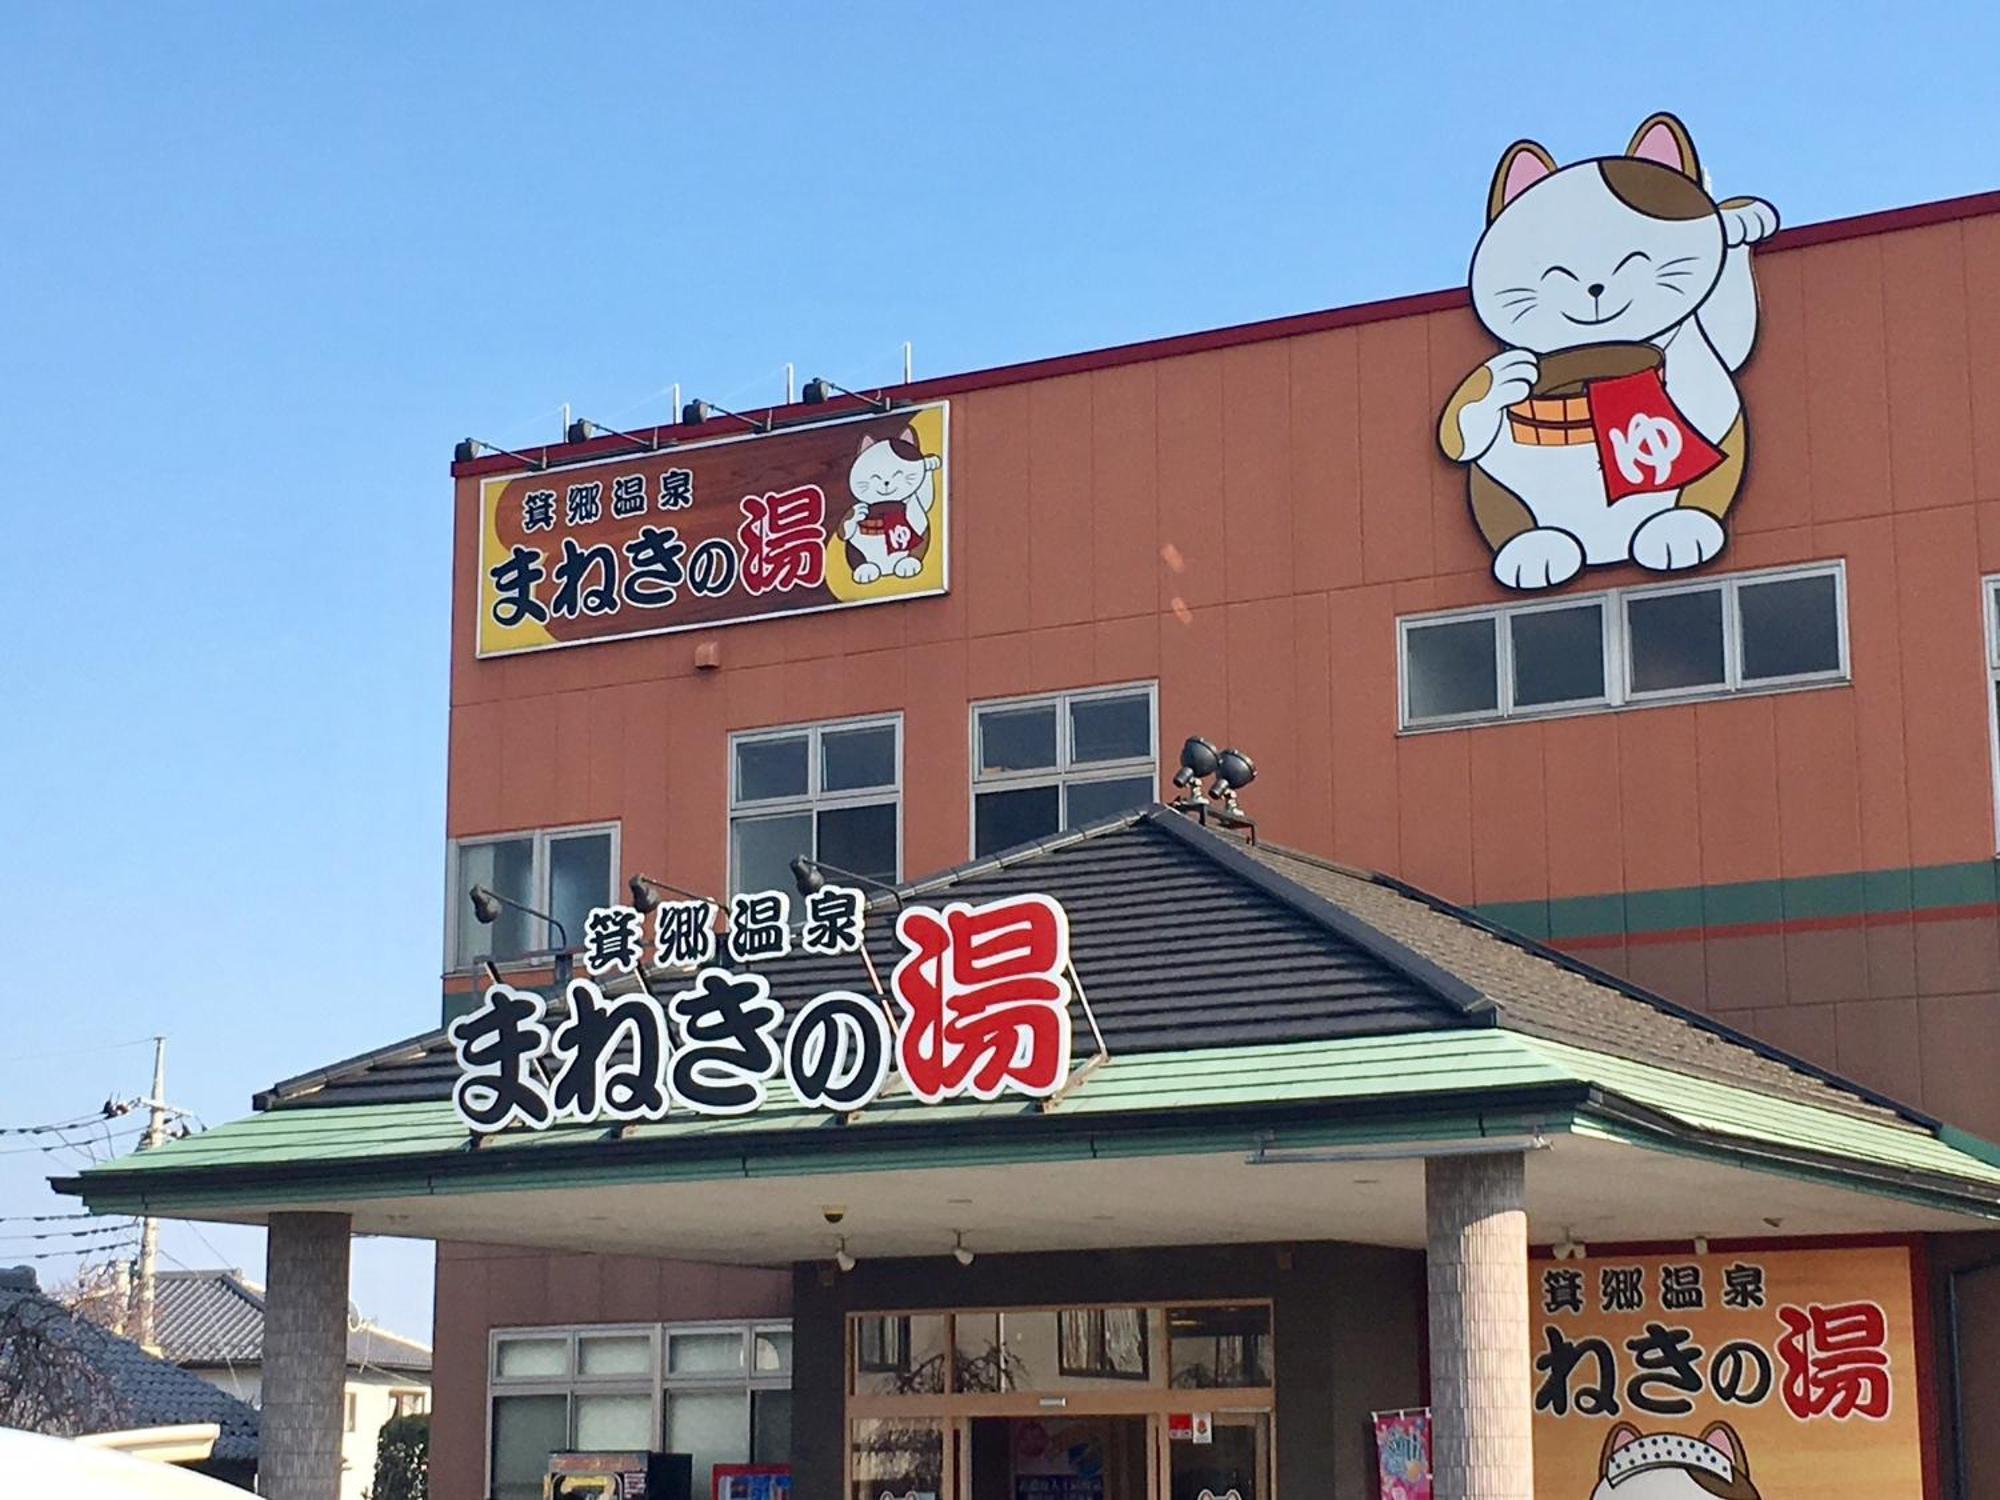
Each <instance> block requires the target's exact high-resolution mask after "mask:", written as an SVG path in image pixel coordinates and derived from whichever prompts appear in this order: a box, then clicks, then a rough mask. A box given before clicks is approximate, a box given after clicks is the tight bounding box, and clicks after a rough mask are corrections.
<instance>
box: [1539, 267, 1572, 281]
mask: <svg viewBox="0 0 2000 1500" xmlns="http://www.w3.org/2000/svg"><path fill="white" fill-rule="evenodd" d="M1557 274H1561V275H1564V276H1567V277H1568V278H1569V279H1570V280H1571V281H1575V280H1576V279H1577V274H1576V272H1574V271H1572V270H1571V269H1570V268H1569V267H1568V266H1550V267H1549V268H1548V269H1547V270H1546V271H1544V272H1542V280H1544V281H1547V280H1548V279H1549V278H1550V277H1551V276H1554V275H1557Z"/></svg>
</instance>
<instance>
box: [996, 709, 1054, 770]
mask: <svg viewBox="0 0 2000 1500" xmlns="http://www.w3.org/2000/svg"><path fill="white" fill-rule="evenodd" d="M1055 763H1056V706H1055V705H1054V704H1053V703H1041V704H1035V705H1032V706H1030V707H1028V708H987V709H981V710H980V713H979V772H980V774H981V775H982V776H983V775H986V774H987V773H989V772H994V771H1045V770H1049V769H1051V768H1052V767H1053V766H1054V765H1055Z"/></svg>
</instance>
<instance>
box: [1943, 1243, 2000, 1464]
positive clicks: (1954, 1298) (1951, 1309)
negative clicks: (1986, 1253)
mask: <svg viewBox="0 0 2000 1500" xmlns="http://www.w3.org/2000/svg"><path fill="white" fill-rule="evenodd" d="M1995 1270H2000V1255H1996V1256H1993V1257H1991V1258H1990V1259H1987V1260H1981V1261H1974V1262H1973V1263H1972V1264H1971V1265H1969V1266H1959V1267H1956V1268H1955V1269H1954V1270H1953V1271H1952V1273H1951V1274H1950V1276H1948V1277H1947V1278H1946V1279H1945V1307H1946V1317H1947V1319H1948V1324H1947V1327H1946V1330H1945V1331H1946V1333H1947V1334H1948V1336H1949V1337H1950V1340H1951V1450H1952V1451H1951V1457H1952V1465H1951V1466H1952V1478H1953V1485H1952V1493H1954V1494H1955V1495H1957V1496H1958V1500H1970V1497H1971V1494H1972V1491H1971V1490H1970V1489H1968V1488H1967V1487H1966V1486H1967V1478H1966V1472H1965V1470H1966V1464H1965V1382H1964V1380H1963V1378H1962V1376H1963V1369H1962V1365H1961V1351H1960V1348H1959V1344H1960V1338H1959V1331H1958V1283H1959V1281H1960V1280H1961V1279H1962V1278H1964V1277H1967V1276H1977V1275H1980V1274H1981V1273H1982V1272H1986V1271H1995Z"/></svg>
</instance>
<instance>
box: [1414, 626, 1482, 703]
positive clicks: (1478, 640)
mask: <svg viewBox="0 0 2000 1500" xmlns="http://www.w3.org/2000/svg"><path fill="white" fill-rule="evenodd" d="M1404 642H1405V644H1404V650H1405V652H1406V654H1407V657H1408V659H1407V661H1406V662H1405V663H1404V675H1405V676H1406V677H1407V678H1408V682H1409V694H1410V719H1411V722H1413V723H1414V722H1415V721H1417V720H1419V719H1441V718H1445V717H1447V716H1449V715H1452V714H1490V713H1495V712H1497V711H1498V710H1499V707H1500V686H1499V673H1498V672H1497V671H1496V670H1495V667H1494V662H1495V659H1496V658H1495V656H1494V633H1493V620H1492V619H1491V618H1490V617H1489V618H1487V619H1483V620H1450V621H1446V622H1445V623H1443V624H1440V625H1416V626H1412V627H1411V628H1410V630H1409V631H1408V632H1407V633H1406V635H1405V637H1404Z"/></svg>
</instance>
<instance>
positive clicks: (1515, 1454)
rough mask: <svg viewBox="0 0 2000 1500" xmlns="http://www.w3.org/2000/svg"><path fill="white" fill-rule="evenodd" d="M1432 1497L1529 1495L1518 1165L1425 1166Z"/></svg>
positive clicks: (1457, 1160)
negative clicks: (1434, 1492)
mask: <svg viewBox="0 0 2000 1500" xmlns="http://www.w3.org/2000/svg"><path fill="white" fill-rule="evenodd" d="M1424 1207H1425V1215H1426V1219H1427V1231H1428V1233H1427V1240H1428V1256H1429V1260H1428V1271H1429V1280H1430V1330H1431V1448H1432V1473H1433V1481H1432V1482H1433V1484H1434V1486H1435V1488H1436V1493H1437V1497H1438V1500H1534V1491H1535V1455H1534V1446H1533V1445H1534V1438H1533V1433H1532V1425H1531V1419H1532V1417H1533V1415H1534V1411H1533V1406H1532V1402H1533V1399H1534V1397H1533V1390H1532V1381H1531V1368H1530V1361H1531V1360H1532V1358H1533V1354H1532V1351H1531V1348H1530V1344H1529V1333H1528V1213H1527V1162H1526V1158H1524V1157H1522V1156H1520V1155H1518V1154H1507V1155H1496V1156H1451V1157H1431V1158H1430V1159H1429V1160H1427V1161H1426V1162H1425V1163H1424Z"/></svg>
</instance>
